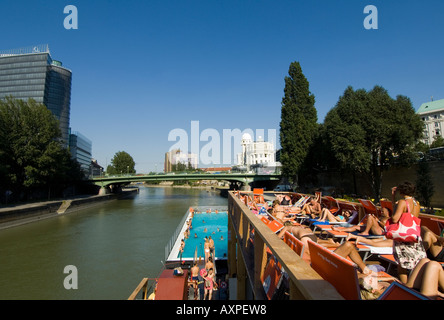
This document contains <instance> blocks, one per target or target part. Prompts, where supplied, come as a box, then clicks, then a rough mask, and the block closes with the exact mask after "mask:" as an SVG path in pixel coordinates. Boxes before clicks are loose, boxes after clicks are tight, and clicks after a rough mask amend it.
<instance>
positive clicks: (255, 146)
mask: <svg viewBox="0 0 444 320" xmlns="http://www.w3.org/2000/svg"><path fill="white" fill-rule="evenodd" d="M241 146H242V152H241V153H239V154H238V155H237V164H238V166H246V167H249V166H251V165H255V164H270V165H273V164H275V162H276V159H275V154H276V150H275V148H274V145H273V144H272V143H271V142H265V141H264V140H263V139H262V138H261V137H259V138H258V141H253V140H252V138H251V136H250V135H249V134H248V133H245V134H244V135H243V136H242V140H241Z"/></svg>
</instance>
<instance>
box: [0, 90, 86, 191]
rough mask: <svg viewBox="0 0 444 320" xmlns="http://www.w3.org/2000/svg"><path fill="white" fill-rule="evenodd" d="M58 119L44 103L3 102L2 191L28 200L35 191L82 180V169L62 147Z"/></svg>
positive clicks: (0, 105)
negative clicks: (30, 193) (31, 192)
mask: <svg viewBox="0 0 444 320" xmlns="http://www.w3.org/2000/svg"><path fill="white" fill-rule="evenodd" d="M60 138H61V133H60V129H59V125H58V121H57V119H56V118H55V117H54V115H53V114H52V113H51V111H49V110H48V109H47V108H46V107H45V106H44V105H43V104H39V103H37V102H35V100H33V99H29V100H28V101H23V100H16V99H13V98H11V97H7V98H6V99H5V100H0V176H1V178H2V186H1V187H2V189H3V191H5V190H10V191H12V192H13V194H14V195H16V196H18V195H20V197H25V198H26V197H27V195H28V193H29V192H30V191H32V190H35V189H38V188H40V189H44V188H50V187H51V185H53V186H55V185H57V186H63V185H65V184H67V183H68V182H69V181H72V180H76V179H80V171H79V170H78V166H77V164H76V163H74V161H73V160H71V156H70V154H69V151H68V150H66V149H65V148H64V147H63V146H62V144H61V140H60Z"/></svg>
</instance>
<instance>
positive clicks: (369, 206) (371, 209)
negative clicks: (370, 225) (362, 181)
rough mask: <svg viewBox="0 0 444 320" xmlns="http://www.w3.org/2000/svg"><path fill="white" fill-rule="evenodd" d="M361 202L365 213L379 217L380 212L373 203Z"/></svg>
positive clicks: (361, 200) (368, 201)
mask: <svg viewBox="0 0 444 320" xmlns="http://www.w3.org/2000/svg"><path fill="white" fill-rule="evenodd" d="M359 202H360V203H361V205H362V207H363V208H364V210H365V213H367V214H375V215H378V216H379V210H378V208H377V207H376V206H375V204H374V203H373V202H372V201H370V200H364V199H359Z"/></svg>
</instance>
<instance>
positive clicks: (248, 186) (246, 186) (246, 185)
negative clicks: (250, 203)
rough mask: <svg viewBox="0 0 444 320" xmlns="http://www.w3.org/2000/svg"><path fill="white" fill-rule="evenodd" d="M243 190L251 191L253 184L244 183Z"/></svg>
mask: <svg viewBox="0 0 444 320" xmlns="http://www.w3.org/2000/svg"><path fill="white" fill-rule="evenodd" d="M241 190H242V191H251V186H250V185H249V184H248V183H245V184H243V185H242V188H241Z"/></svg>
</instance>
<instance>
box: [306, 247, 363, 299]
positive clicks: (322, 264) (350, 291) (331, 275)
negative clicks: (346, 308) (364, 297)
mask: <svg viewBox="0 0 444 320" xmlns="http://www.w3.org/2000/svg"><path fill="white" fill-rule="evenodd" d="M308 246H309V250H310V258H311V266H312V268H313V269H314V270H315V271H316V272H317V273H318V274H319V275H320V276H321V277H322V278H324V280H326V281H328V282H330V284H331V285H333V287H335V288H336V290H337V291H338V292H339V294H340V295H342V296H343V297H344V299H346V300H360V299H361V292H360V288H359V282H358V274H357V271H356V268H355V265H354V263H353V262H351V261H349V260H347V259H345V258H343V257H341V256H340V255H338V254H336V253H334V252H332V251H330V250H328V249H327V248H325V247H323V246H321V245H319V244H317V243H315V242H313V241H311V240H308Z"/></svg>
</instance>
